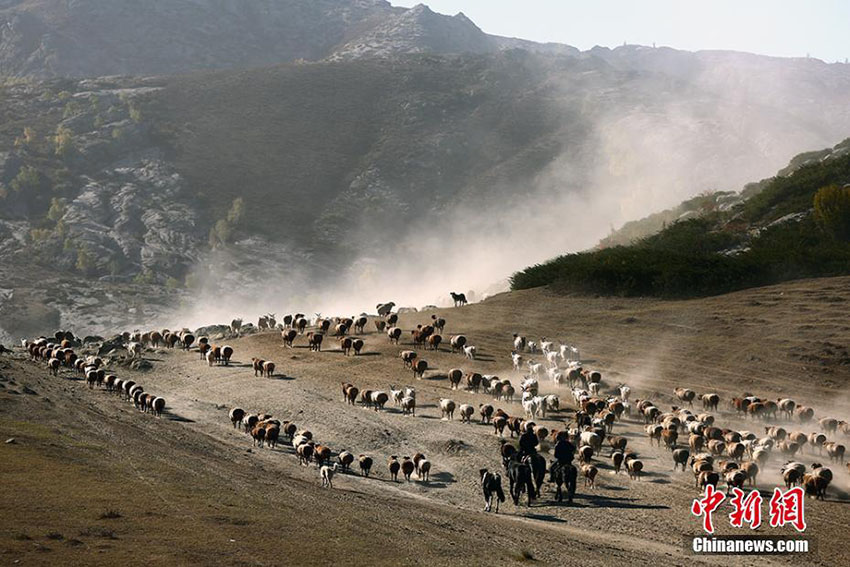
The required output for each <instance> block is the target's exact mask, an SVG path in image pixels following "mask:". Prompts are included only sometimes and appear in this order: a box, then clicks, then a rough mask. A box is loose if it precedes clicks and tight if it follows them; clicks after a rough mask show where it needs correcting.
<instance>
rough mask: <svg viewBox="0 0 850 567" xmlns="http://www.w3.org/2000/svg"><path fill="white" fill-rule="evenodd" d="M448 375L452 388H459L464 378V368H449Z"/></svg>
mask: <svg viewBox="0 0 850 567" xmlns="http://www.w3.org/2000/svg"><path fill="white" fill-rule="evenodd" d="M446 377H447V378H448V379H449V383H450V384H451V389H452V390H457V389H458V386H459V385H460V380H461V378H463V370H461V369H460V368H452V369H451V370H449V372H448V374H447V375H446Z"/></svg>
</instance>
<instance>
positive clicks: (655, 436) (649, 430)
mask: <svg viewBox="0 0 850 567" xmlns="http://www.w3.org/2000/svg"><path fill="white" fill-rule="evenodd" d="M645 429H646V434H647V436H648V437H649V445H650V447H651V446H652V442H653V441H655V443H656V444H657V445H658V446H659V447H660V446H661V433H662V432H663V431H664V428H663V427H661V426H660V425H655V424H650V425H647V426H646V427H645Z"/></svg>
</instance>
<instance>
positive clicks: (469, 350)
mask: <svg viewBox="0 0 850 567" xmlns="http://www.w3.org/2000/svg"><path fill="white" fill-rule="evenodd" d="M477 350H478V349H477V348H476V347H475V346H474V345H468V346H465V347H463V354H464V356H466V358H468V359H470V360H475V352H476V351H477Z"/></svg>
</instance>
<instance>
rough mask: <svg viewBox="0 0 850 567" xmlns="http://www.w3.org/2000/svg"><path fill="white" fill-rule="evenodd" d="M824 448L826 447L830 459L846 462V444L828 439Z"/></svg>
mask: <svg viewBox="0 0 850 567" xmlns="http://www.w3.org/2000/svg"><path fill="white" fill-rule="evenodd" d="M823 448H824V449H826V454H827V455H828V456H829V460H830V461H832V462H840V463H843V462H844V452H845V451H846V449H845V447H844V445H842V444H840V443H836V442H835V441H827V442H826V443H824V444H823Z"/></svg>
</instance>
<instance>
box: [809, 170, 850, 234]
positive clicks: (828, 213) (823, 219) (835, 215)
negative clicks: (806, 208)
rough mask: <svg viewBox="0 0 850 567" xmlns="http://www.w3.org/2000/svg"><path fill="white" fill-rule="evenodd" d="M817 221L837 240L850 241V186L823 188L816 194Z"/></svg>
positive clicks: (822, 228) (821, 227)
mask: <svg viewBox="0 0 850 567" xmlns="http://www.w3.org/2000/svg"><path fill="white" fill-rule="evenodd" d="M814 209H815V221H816V222H817V223H818V226H819V227H820V229H821V230H823V231H824V232H825V233H827V234H829V235H830V236H832V237H833V238H835V239H836V240H840V241H844V242H847V241H850V185H844V186H843V187H839V186H838V185H836V184H832V185H827V186H826V187H822V188H821V189H819V190H818V192H817V193H815V198H814Z"/></svg>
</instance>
